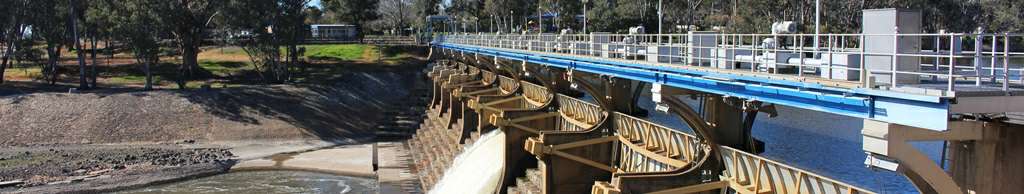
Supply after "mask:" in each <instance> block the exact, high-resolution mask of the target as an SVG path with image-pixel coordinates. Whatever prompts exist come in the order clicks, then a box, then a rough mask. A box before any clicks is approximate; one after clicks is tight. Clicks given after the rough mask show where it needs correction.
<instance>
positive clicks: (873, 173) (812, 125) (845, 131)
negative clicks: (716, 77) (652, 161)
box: [640, 93, 942, 193]
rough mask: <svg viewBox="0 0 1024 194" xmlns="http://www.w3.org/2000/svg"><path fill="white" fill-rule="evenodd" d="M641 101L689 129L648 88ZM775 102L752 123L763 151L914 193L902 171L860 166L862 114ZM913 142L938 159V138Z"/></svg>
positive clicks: (878, 188) (862, 183) (872, 186)
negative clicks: (774, 112) (772, 110)
mask: <svg viewBox="0 0 1024 194" xmlns="http://www.w3.org/2000/svg"><path fill="white" fill-rule="evenodd" d="M640 104H641V106H642V107H644V108H645V109H647V110H651V111H650V112H651V113H652V114H650V115H649V117H648V118H647V119H648V120H651V121H654V122H656V123H660V124H662V125H665V126H668V127H672V128H675V129H680V130H682V131H685V132H689V133H692V132H691V131H690V130H689V128H688V127H687V126H686V125H685V124H683V123H682V121H680V120H679V119H678V118H676V116H674V115H667V114H665V113H660V112H656V111H653V110H654V103H653V102H651V98H650V94H649V93H648V94H646V96H645V97H644V98H641V101H640ZM694 107H696V106H694ZM776 108H777V109H778V112H779V115H778V116H777V117H775V118H768V115H767V114H759V115H758V118H757V121H755V123H754V129H753V135H754V137H755V138H757V139H759V140H761V141H764V142H765V152H764V153H762V154H761V156H764V157H767V158H770V159H773V160H776V161H782V162H783V163H786V164H789V165H792V166H796V167H799V168H802V169H804V170H808V171H811V172H814V173H817V174H821V175H824V176H827V177H830V178H833V179H836V180H839V181H842V182H845V183H849V184H852V185H855V186H858V187H862V188H865V189H868V190H872V191H875V192H879V193H917V190H916V189H915V188H914V186H913V185H911V184H910V182H909V181H907V179H906V178H904V177H903V176H902V175H900V174H897V173H894V172H890V171H885V170H872V169H870V168H867V167H865V166H864V159H865V158H866V157H867V155H866V154H865V153H864V151H863V149H862V146H863V142H862V141H863V140H862V139H861V138H862V137H861V134H860V131H861V128H862V127H863V120H861V119H859V118H854V117H847V116H841V115H835V114H830V113H824V112H818V111H812V110H804V109H798V108H792V107H784V106H777V107H776ZM914 145H915V146H917V147H918V149H920V150H922V151H923V152H924V153H925V154H926V155H928V156H929V157H930V158H932V160H933V161H938V158H939V156H940V154H941V149H942V143H941V142H925V143H916V144H914Z"/></svg>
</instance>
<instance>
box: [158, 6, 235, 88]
mask: <svg viewBox="0 0 1024 194" xmlns="http://www.w3.org/2000/svg"><path fill="white" fill-rule="evenodd" d="M226 2H227V1H224V0H160V1H155V2H154V6H155V7H153V8H151V10H152V11H156V12H157V14H158V15H159V16H161V17H162V20H164V21H165V22H164V23H163V25H165V27H167V28H168V31H169V32H170V34H171V35H173V37H174V39H175V43H177V46H178V52H179V53H180V54H181V59H182V61H181V66H179V68H178V76H177V79H176V82H177V84H178V88H181V89H184V88H185V83H186V81H187V80H188V78H190V77H191V76H193V74H194V73H193V72H194V71H195V70H196V69H199V68H200V67H199V61H198V59H199V52H200V46H202V43H203V38H204V35H205V33H206V30H207V29H209V28H210V27H211V24H212V21H213V19H214V17H216V16H217V15H219V14H220V11H221V10H222V9H224V5H225V3H226Z"/></svg>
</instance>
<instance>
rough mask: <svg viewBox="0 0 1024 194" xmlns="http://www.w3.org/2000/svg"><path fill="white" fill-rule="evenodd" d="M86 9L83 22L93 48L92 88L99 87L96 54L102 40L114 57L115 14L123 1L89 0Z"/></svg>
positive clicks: (91, 53) (90, 74)
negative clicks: (112, 46)
mask: <svg viewBox="0 0 1024 194" xmlns="http://www.w3.org/2000/svg"><path fill="white" fill-rule="evenodd" d="M88 2H89V3H88V4H87V5H86V7H87V8H86V11H85V21H84V22H82V23H83V24H84V25H83V26H85V27H84V28H85V33H86V36H87V37H89V42H91V43H92V49H91V50H90V51H91V52H90V53H89V54H90V58H91V60H92V63H91V65H90V66H91V68H90V71H89V77H90V82H91V83H90V84H91V86H90V87H92V88H95V87H97V83H96V78H97V76H98V74H99V72H97V70H96V66H97V65H98V64H99V63H98V61H97V59H96V55H97V52H98V48H97V45H98V43H99V41H100V40H105V42H106V44H105V48H104V50H107V52H109V53H110V54H109V55H107V56H108V57H110V58H113V51H112V50H110V49H111V42H112V41H111V40H110V39H111V38H114V37H113V34H114V27H115V25H116V23H114V18H113V17H114V16H115V15H116V14H117V11H116V10H115V9H116V8H117V7H118V5H120V4H121V3H120V2H119V1H115V0H94V1H88Z"/></svg>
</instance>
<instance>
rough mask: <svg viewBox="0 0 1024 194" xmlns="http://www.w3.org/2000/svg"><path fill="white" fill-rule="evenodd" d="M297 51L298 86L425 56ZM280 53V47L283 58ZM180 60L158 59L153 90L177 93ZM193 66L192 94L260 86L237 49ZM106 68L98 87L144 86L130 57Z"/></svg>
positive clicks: (14, 76)
mask: <svg viewBox="0 0 1024 194" xmlns="http://www.w3.org/2000/svg"><path fill="white" fill-rule="evenodd" d="M300 47H302V48H305V50H306V52H305V53H304V55H303V58H304V59H303V60H305V61H307V62H309V63H308V64H306V65H304V66H301V67H299V68H300V70H299V71H298V72H296V73H299V74H297V75H296V77H294V78H293V79H295V80H299V81H302V80H313V81H315V80H320V79H324V78H326V77H330V76H333V75H336V74H337V72H338V71H344V70H345V69H350V68H360V67H369V66H367V65H370V66H372V64H381V65H385V66H392V65H400V64H403V63H406V62H409V61H415V60H419V59H417V57H416V56H419V55H424V53H415V52H414V51H412V50H409V49H404V48H393V47H383V48H378V47H377V46H374V45H360V44H335V45H300ZM284 49H285V48H283V47H282V54H283V53H284V52H283V51H284ZM122 54H123V55H122ZM74 57H75V56H74V55H64V56H63V57H62V62H61V64H62V65H61V67H60V70H58V71H59V72H60V75H61V76H60V77H59V79H58V82H62V83H72V84H73V83H76V81H77V73H78V71H77V63H76V62H75V61H74ZM100 57H101V58H100V61H101V62H103V61H105V59H103V57H104V56H102V55H101V56H100ZM282 57H285V56H282ZM378 58H379V59H380V61H378ZM180 60H181V57H180V56H166V57H161V59H160V64H156V65H154V66H152V70H153V81H154V85H156V86H157V87H167V88H172V87H176V86H175V83H174V80H175V79H176V78H175V77H177V76H178V75H177V69H178V68H179V64H180ZM198 61H199V67H200V68H201V69H199V70H198V71H196V72H195V74H193V76H192V78H190V79H189V80H187V81H186V85H187V87H188V88H197V87H199V86H200V85H203V84H215V86H218V87H220V86H222V85H223V86H225V87H229V86H237V85H244V84H247V83H255V82H258V80H259V77H258V74H256V73H255V72H254V69H255V68H254V67H253V64H252V61H250V59H249V55H248V54H246V53H245V50H244V49H242V48H240V47H236V46H227V47H219V46H209V47H204V48H203V52H200V53H199V56H198ZM87 62H88V60H87ZM107 62H110V63H107ZM107 62H103V63H101V65H100V66H99V68H98V69H97V70H98V72H99V79H100V80H99V82H100V85H101V86H102V85H108V86H128V85H131V86H141V85H143V84H144V83H145V74H144V72H143V71H142V67H141V66H139V65H136V64H134V59H132V58H131V56H130V54H124V53H119V54H118V55H116V57H115V58H114V59H112V60H110V61H107ZM36 63H39V62H36ZM41 75H42V71H41V69H40V67H39V66H37V65H18V66H15V67H12V68H8V69H7V71H6V74H5V75H4V78H5V80H20V81H30V80H34V81H42V80H38V79H39V78H42V77H41Z"/></svg>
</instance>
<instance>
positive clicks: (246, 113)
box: [0, 72, 416, 146]
mask: <svg viewBox="0 0 1024 194" xmlns="http://www.w3.org/2000/svg"><path fill="white" fill-rule="evenodd" d="M415 76H416V74H415V72H362V73H348V74H346V75H342V76H340V78H338V79H336V80H335V81H333V82H334V83H330V84H325V85H319V84H318V85H313V84H298V85H268V86H243V87H234V88H223V89H221V88H215V89H212V90H196V91H153V92H128V93H90V94H63V93H38V94H26V95H14V96H6V97H0V134H4V138H0V146H24V145H43V144H88V143H123V142H151V141H159V142H177V141H184V140H198V141H221V140H250V139H289V138H319V139H325V140H333V139H354V138H361V137H368V136H371V135H372V131H371V130H372V129H373V125H374V124H375V121H376V119H377V117H380V116H381V115H380V112H381V111H382V110H384V109H385V108H388V104H389V103H392V102H393V101H394V100H397V99H400V98H401V97H404V95H407V91H406V90H405V88H406V87H407V86H408V85H410V84H412V81H415V80H414V79H412V77H415Z"/></svg>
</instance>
